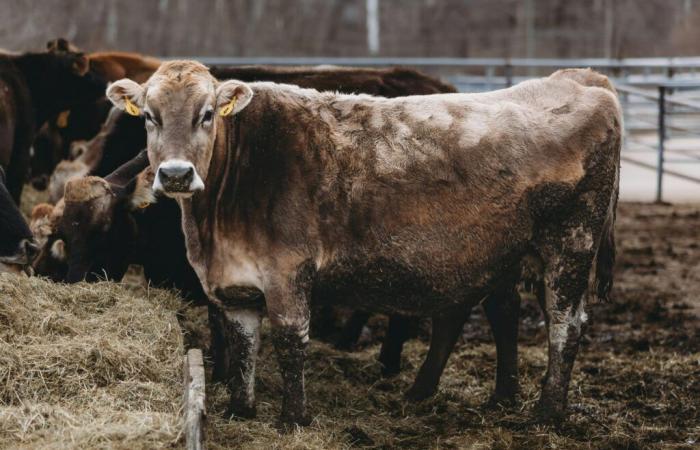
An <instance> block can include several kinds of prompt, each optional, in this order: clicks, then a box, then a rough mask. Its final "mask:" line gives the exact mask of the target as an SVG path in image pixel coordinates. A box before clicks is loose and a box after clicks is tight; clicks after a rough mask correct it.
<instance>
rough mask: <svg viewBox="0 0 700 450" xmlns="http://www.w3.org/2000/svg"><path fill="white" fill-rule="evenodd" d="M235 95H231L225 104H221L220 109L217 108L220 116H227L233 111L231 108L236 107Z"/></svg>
mask: <svg viewBox="0 0 700 450" xmlns="http://www.w3.org/2000/svg"><path fill="white" fill-rule="evenodd" d="M236 100H237V99H236V97H233V98H232V99H231V101H230V102H228V104H227V105H226V106H222V107H221V109H220V110H219V115H220V116H221V117H224V116H228V115H229V114H231V113H232V112H233V108H235V107H236Z"/></svg>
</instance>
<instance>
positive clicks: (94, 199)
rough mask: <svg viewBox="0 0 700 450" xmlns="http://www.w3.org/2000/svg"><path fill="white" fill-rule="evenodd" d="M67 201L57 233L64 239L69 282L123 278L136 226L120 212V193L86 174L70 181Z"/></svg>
mask: <svg viewBox="0 0 700 450" xmlns="http://www.w3.org/2000/svg"><path fill="white" fill-rule="evenodd" d="M63 200H64V202H65V207H64V209H63V214H62V216H61V217H60V219H59V220H58V221H57V224H56V229H55V234H56V237H57V238H59V239H61V241H63V248H62V249H61V250H62V253H63V255H64V258H65V262H66V264H67V273H66V281H67V282H69V283H74V282H77V281H81V280H83V279H86V280H88V281H92V280H95V279H97V278H100V277H102V278H113V279H121V277H122V276H123V275H124V273H125V272H126V270H127V267H128V255H127V253H128V247H129V245H128V242H129V240H131V239H133V238H134V232H133V229H134V226H133V224H132V223H131V222H130V220H129V217H128V215H127V214H120V212H121V211H122V210H123V208H122V200H123V199H122V197H121V196H120V195H119V192H115V190H114V189H113V188H112V186H110V184H109V183H107V182H106V181H105V180H104V179H102V178H98V177H86V178H81V179H76V180H71V181H69V182H68V183H66V187H65V196H64V198H63Z"/></svg>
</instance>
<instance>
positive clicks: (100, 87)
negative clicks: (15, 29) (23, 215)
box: [0, 52, 106, 204]
mask: <svg viewBox="0 0 700 450" xmlns="http://www.w3.org/2000/svg"><path fill="white" fill-rule="evenodd" d="M105 88H106V83H105V82H104V81H103V80H102V79H100V78H99V77H98V76H96V75H95V74H94V73H92V72H90V71H89V62H88V59H87V57H86V56H85V55H84V54H82V53H72V52H67V53H63V54H54V53H23V54H20V55H2V54H0V164H2V165H3V166H5V167H6V170H7V183H6V187H7V189H8V191H9V192H10V195H11V196H12V198H13V199H14V200H15V203H17V204H19V201H20V196H21V193H22V188H23V186H24V182H25V179H26V177H27V175H28V170H29V160H30V147H31V144H32V141H33V140H34V136H35V134H36V131H37V130H38V129H39V128H40V127H41V126H42V124H43V123H44V122H46V121H47V119H49V118H50V117H52V116H55V115H56V114H58V113H59V112H61V111H64V110H66V109H70V108H72V107H74V106H75V105H78V104H82V103H87V102H94V101H95V100H96V99H97V98H99V97H101V96H103V95H104V89H105Z"/></svg>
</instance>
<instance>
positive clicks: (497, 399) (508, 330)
mask: <svg viewBox="0 0 700 450" xmlns="http://www.w3.org/2000/svg"><path fill="white" fill-rule="evenodd" d="M484 311H485V312H486V317H487V318H488V321H489V324H490V325H491V332H492V333H493V338H494V340H495V341H496V389H495V390H494V392H493V394H492V395H491V398H490V400H489V403H490V404H514V403H515V400H516V395H517V394H518V391H519V385H518V320H519V315H520V295H519V294H518V291H517V289H516V287H515V284H510V285H508V284H506V285H505V286H504V287H503V288H499V289H497V290H496V291H495V292H494V293H493V294H491V295H490V296H489V297H488V298H487V299H486V301H485V302H484Z"/></svg>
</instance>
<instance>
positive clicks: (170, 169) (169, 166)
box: [153, 159, 204, 197]
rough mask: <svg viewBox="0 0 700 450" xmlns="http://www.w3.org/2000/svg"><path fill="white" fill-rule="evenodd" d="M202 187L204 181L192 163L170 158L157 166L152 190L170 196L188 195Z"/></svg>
mask: <svg viewBox="0 0 700 450" xmlns="http://www.w3.org/2000/svg"><path fill="white" fill-rule="evenodd" d="M203 189H204V182H203V181H202V178H201V177H200V176H199V174H198V173H197V170H196V169H195V168H194V165H192V163H190V162H187V161H183V160H180V159H171V160H169V161H165V162H163V163H161V165H160V166H158V172H157V173H156V176H155V179H154V180H153V190H154V191H155V192H163V193H165V195H168V196H171V197H178V196H190V195H192V194H193V193H194V192H195V191H201V190H203Z"/></svg>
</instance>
